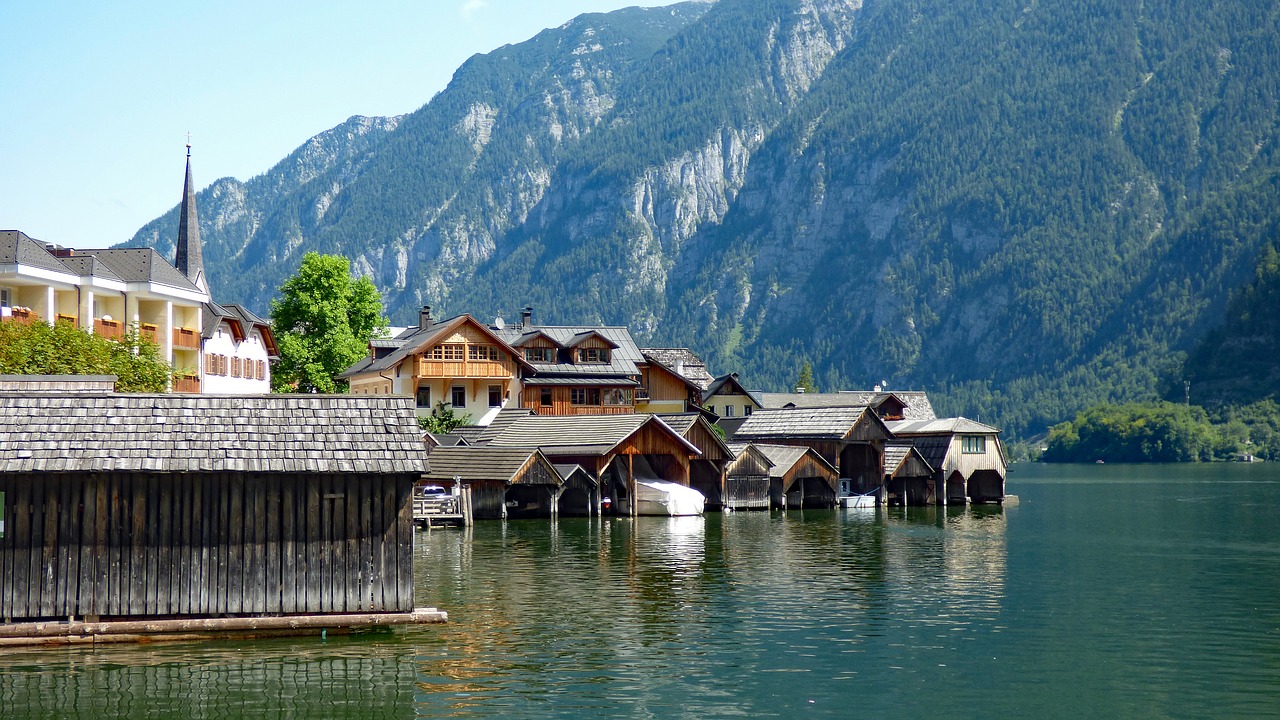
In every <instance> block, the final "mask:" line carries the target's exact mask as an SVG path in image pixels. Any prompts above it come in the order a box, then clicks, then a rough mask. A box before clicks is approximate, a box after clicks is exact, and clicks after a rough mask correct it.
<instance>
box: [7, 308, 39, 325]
mask: <svg viewBox="0 0 1280 720" xmlns="http://www.w3.org/2000/svg"><path fill="white" fill-rule="evenodd" d="M39 319H40V316H39V315H37V314H36V312H35V311H34V310H32V309H31V308H19V307H15V308H9V315H7V316H4V317H0V320H4V321H5V322H20V323H33V322H35V321H37V320H39Z"/></svg>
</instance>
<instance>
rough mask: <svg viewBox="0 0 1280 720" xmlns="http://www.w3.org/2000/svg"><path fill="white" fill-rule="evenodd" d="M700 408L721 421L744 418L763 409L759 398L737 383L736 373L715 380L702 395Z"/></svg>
mask: <svg viewBox="0 0 1280 720" xmlns="http://www.w3.org/2000/svg"><path fill="white" fill-rule="evenodd" d="M702 406H703V407H705V408H706V409H707V410H710V411H711V412H712V413H714V414H716V415H719V416H720V417H721V418H722V419H724V418H740V417H746V416H748V415H750V414H751V413H753V412H755V411H756V410H763V409H764V403H763V402H762V401H761V400H760V396H759V395H758V394H757V393H753V392H751V391H750V390H747V389H746V388H744V387H742V384H741V383H739V382H738V373H729V374H728V375H723V376H721V377H718V378H716V379H715V381H714V382H712V383H711V385H709V386H708V387H707V390H706V392H704V393H703V394H702Z"/></svg>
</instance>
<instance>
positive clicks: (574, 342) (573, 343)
mask: <svg viewBox="0 0 1280 720" xmlns="http://www.w3.org/2000/svg"><path fill="white" fill-rule="evenodd" d="M593 338H594V339H596V340H599V341H600V342H603V343H604V344H605V345H608V346H609V347H610V349H613V350H617V349H618V343H616V342H614V341H612V340H610V339H609V338H608V337H607V336H605V334H604V333H602V332H600V331H599V330H590V329H588V330H583V331H582V332H580V333H576V334H575V335H574V336H573V337H571V338H569V342H567V343H565V347H567V348H575V347H578V346H579V345H581V344H582V343H584V342H586V341H588V340H591V339H593Z"/></svg>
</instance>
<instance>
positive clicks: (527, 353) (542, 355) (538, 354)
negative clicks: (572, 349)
mask: <svg viewBox="0 0 1280 720" xmlns="http://www.w3.org/2000/svg"><path fill="white" fill-rule="evenodd" d="M524 359H525V360H528V361H529V362H541V363H549V362H555V355H554V350H553V349H552V348H546V347H541V348H536V347H535V348H525V349H524Z"/></svg>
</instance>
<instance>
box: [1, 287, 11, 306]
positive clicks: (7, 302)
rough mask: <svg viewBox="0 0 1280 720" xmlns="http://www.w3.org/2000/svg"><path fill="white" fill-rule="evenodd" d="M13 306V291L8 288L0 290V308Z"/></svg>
mask: <svg viewBox="0 0 1280 720" xmlns="http://www.w3.org/2000/svg"><path fill="white" fill-rule="evenodd" d="M12 306H13V291H12V290H10V289H9V288H0V307H12Z"/></svg>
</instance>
